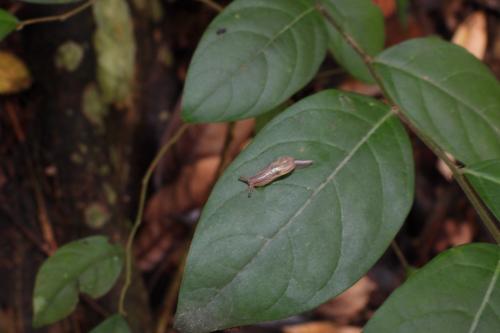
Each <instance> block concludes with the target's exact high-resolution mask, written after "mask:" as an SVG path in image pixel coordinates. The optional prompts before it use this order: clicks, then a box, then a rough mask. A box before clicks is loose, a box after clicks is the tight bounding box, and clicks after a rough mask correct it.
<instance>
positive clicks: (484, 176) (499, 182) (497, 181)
mask: <svg viewBox="0 0 500 333" xmlns="http://www.w3.org/2000/svg"><path fill="white" fill-rule="evenodd" d="M463 172H464V173H465V174H469V175H472V176H475V177H478V178H482V179H486V180H489V181H490V182H492V183H494V184H497V185H500V178H495V177H494V176H491V175H489V174H487V173H482V172H479V171H475V170H473V169H469V168H466V169H464V170H463Z"/></svg>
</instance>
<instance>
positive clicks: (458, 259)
mask: <svg viewBox="0 0 500 333" xmlns="http://www.w3.org/2000/svg"><path fill="white" fill-rule="evenodd" d="M499 275H500V247H498V246H497V245H493V244H479V243H478V244H469V245H465V246H461V247H457V248H454V249H451V250H448V251H446V252H444V253H441V254H440V255H439V256H438V257H437V258H435V259H434V260H432V261H431V262H430V263H429V264H427V265H426V266H425V267H423V268H421V269H420V270H418V271H417V272H416V273H414V274H412V275H411V276H410V277H409V279H408V281H406V282H405V283H404V284H403V285H402V286H401V287H399V288H398V289H397V290H396V291H395V292H394V293H393V294H392V295H391V296H390V297H389V299H387V300H386V301H385V303H384V304H383V305H382V307H380V308H379V309H378V310H377V312H376V313H375V316H374V317H373V318H372V319H371V320H370V321H369V322H368V324H367V325H366V327H365V329H364V332H365V333H372V332H373V333H379V332H391V333H398V332H401V333H402V332H404V333H413V332H414V333H421V332H439V333H479V332H484V333H489V332H498V329H499V328H500V279H499Z"/></svg>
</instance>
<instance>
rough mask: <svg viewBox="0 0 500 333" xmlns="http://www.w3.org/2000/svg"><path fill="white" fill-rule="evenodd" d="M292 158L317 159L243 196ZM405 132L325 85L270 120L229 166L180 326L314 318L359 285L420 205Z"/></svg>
mask: <svg viewBox="0 0 500 333" xmlns="http://www.w3.org/2000/svg"><path fill="white" fill-rule="evenodd" d="M284 155H289V156H293V157H294V158H296V159H311V160H313V161H314V163H313V165H311V166H308V167H306V168H303V169H298V170H295V171H294V172H293V173H292V174H290V175H288V176H286V177H283V178H281V179H279V180H276V181H274V182H273V183H271V184H269V185H267V186H265V187H262V188H257V189H256V190H255V191H254V192H253V193H252V196H251V197H250V198H249V197H248V196H247V193H248V192H247V188H246V185H245V184H243V183H242V182H239V181H238V177H239V176H242V175H243V176H249V175H252V174H255V173H256V172H257V171H258V170H260V169H261V168H263V167H264V166H266V165H268V164H269V163H270V162H271V161H274V160H275V159H276V158H277V157H279V156H284ZM412 163H413V160H412V153H411V146H410V143H409V140H408V137H407V135H406V133H405V131H404V129H403V127H402V126H401V124H400V122H399V121H398V119H397V118H396V117H395V116H393V115H392V114H391V113H390V111H389V108H388V107H387V106H386V105H384V104H381V103H380V102H377V101H376V100H374V99H371V98H368V97H363V96H360V95H355V94H349V93H341V92H338V91H334V90H327V91H324V92H321V93H318V94H316V95H313V96H311V97H308V98H306V99H304V100H302V101H300V102H299V103H297V104H295V105H294V106H292V107H290V108H289V109H288V110H286V111H284V112H283V113H281V114H279V115H278V116H276V118H274V119H273V120H272V121H271V122H270V123H269V124H268V125H267V126H266V127H264V129H262V131H261V132H259V134H258V135H257V137H256V138H255V139H254V140H253V142H252V143H251V144H250V146H249V147H248V148H246V149H245V151H244V152H243V153H241V154H240V156H239V157H238V158H237V159H236V160H235V161H234V162H233V163H232V164H231V165H230V166H229V167H228V169H227V170H226V171H225V172H224V174H223V176H222V177H221V178H220V179H219V181H218V183H217V185H216V186H215V188H214V190H213V192H212V194H211V195H210V199H209V201H208V202H207V204H206V206H205V208H204V211H203V214H202V217H201V220H200V223H199V225H198V227H197V230H196V234H195V236H194V239H193V242H192V244H191V249H190V252H189V257H188V260H187V264H186V269H185V273H184V278H183V282H182V287H181V291H180V298H179V304H178V308H177V315H176V326H177V327H178V328H179V329H180V330H181V331H182V332H183V333H189V332H208V331H212V330H216V329H222V328H226V327H231V326H237V325H238V326H239V325H245V324H250V323H254V322H260V321H266V320H274V319H279V318H284V317H287V316H290V315H293V314H297V313H299V312H303V311H307V310H310V309H312V308H314V307H315V306H317V305H319V304H321V303H323V302H325V301H327V300H328V299H330V298H332V297H334V296H335V295H337V294H339V293H341V292H342V291H343V290H345V289H346V288H348V287H349V286H351V285H352V284H354V283H355V282H356V281H357V280H358V279H359V278H360V277H361V276H362V275H363V274H365V273H366V271H367V270H368V269H369V268H370V267H371V266H372V265H373V264H374V263H375V262H376V261H377V259H378V258H379V257H380V256H381V255H382V253H383V252H384V251H385V249H386V248H387V246H388V245H389V244H390V241H391V239H392V238H393V237H394V235H395V234H396V232H397V231H398V230H399V228H400V226H401V224H402V223H403V221H404V219H405V217H406V214H407V213H408V210H409V208H410V206H411V203H412V197H413V164H412Z"/></svg>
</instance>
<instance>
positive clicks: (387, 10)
mask: <svg viewBox="0 0 500 333" xmlns="http://www.w3.org/2000/svg"><path fill="white" fill-rule="evenodd" d="M373 2H374V3H375V4H376V5H377V6H379V7H380V9H381V10H382V14H384V17H389V16H391V15H392V14H394V13H395V12H396V1H395V0H373Z"/></svg>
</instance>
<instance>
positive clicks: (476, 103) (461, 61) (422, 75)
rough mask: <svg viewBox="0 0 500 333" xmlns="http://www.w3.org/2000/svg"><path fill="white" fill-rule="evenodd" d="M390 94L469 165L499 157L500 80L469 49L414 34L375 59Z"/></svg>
mask: <svg viewBox="0 0 500 333" xmlns="http://www.w3.org/2000/svg"><path fill="white" fill-rule="evenodd" d="M374 66H375V69H376V71H377V72H378V74H379V75H380V76H381V78H382V80H383V84H384V86H385V89H386V90H387V92H388V93H389V95H390V97H391V98H392V99H393V100H394V101H395V102H396V103H397V104H398V105H400V106H401V107H402V109H403V112H404V113H405V114H406V116H407V117H409V118H410V120H411V121H412V122H413V123H414V125H415V126H416V127H417V128H418V129H419V130H420V131H422V132H423V133H424V134H426V135H427V136H429V137H430V138H431V139H432V140H433V141H434V142H436V143H437V144H438V145H439V146H441V147H442V148H443V149H445V150H446V151H448V152H449V153H450V154H452V155H453V156H454V157H455V158H457V159H458V160H460V161H462V162H463V163H465V164H466V165H469V164H471V163H475V162H480V161H484V160H488V159H494V158H500V112H498V110H500V84H499V83H498V81H497V80H496V78H495V77H494V76H493V75H492V74H491V72H490V71H489V70H488V68H487V67H486V66H485V65H483V64H482V63H481V62H480V61H479V60H477V59H476V58H475V57H474V56H473V55H471V54H470V53H468V52H467V51H466V50H465V49H463V48H461V47H459V46H456V45H453V44H450V43H447V42H444V41H442V40H440V39H438V38H434V37H430V38H420V39H413V40H410V41H407V42H404V43H401V44H399V45H396V46H394V47H392V48H390V49H388V50H386V51H384V52H383V53H381V54H380V55H379V56H378V57H377V58H376V59H375V63H374Z"/></svg>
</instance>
